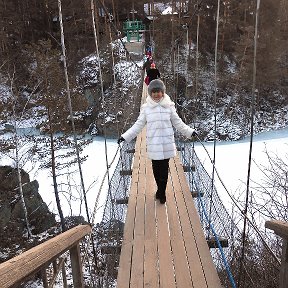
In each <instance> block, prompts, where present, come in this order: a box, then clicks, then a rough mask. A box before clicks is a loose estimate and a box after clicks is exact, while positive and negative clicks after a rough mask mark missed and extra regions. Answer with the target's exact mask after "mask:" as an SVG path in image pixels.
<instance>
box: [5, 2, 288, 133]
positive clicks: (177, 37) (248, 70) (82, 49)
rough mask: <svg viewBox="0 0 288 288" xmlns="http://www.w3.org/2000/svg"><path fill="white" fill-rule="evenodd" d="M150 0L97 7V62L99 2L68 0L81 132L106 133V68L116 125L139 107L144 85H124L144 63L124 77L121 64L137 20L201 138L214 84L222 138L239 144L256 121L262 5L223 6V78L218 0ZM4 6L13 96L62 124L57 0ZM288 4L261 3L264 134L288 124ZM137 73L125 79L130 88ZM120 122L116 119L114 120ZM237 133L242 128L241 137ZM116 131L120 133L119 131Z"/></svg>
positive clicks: (260, 122)
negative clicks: (127, 31)
mask: <svg viewBox="0 0 288 288" xmlns="http://www.w3.org/2000/svg"><path fill="white" fill-rule="evenodd" d="M146 2H147V1H132V0H130V1H120V0H111V1H108V0H106V1H96V2H95V3H94V8H95V15H94V16H95V21H96V27H97V29H96V32H97V37H98V40H99V41H98V42H99V43H98V44H99V49H100V59H99V60H100V62H98V61H94V62H93V60H92V59H93V57H92V56H93V55H95V40H94V31H93V23H92V15H91V1H88V0H87V1H81V2H79V1H76V0H75V1H68V0H67V1H62V13H63V19H64V33H65V45H66V50H67V51H66V53H67V64H68V72H69V80H70V86H71V87H70V88H71V93H72V101H73V106H74V107H77V108H75V109H74V111H75V112H76V111H78V116H79V115H80V116H79V117H80V118H81V117H82V120H83V121H82V122H81V121H80V123H79V125H78V126H79V127H78V128H79V129H87V128H88V127H89V125H91V124H93V125H94V128H95V129H94V131H97V133H100V134H102V133H103V131H102V129H101V123H102V121H100V122H99V121H97V119H98V118H99V113H101V108H100V106H101V105H100V102H101V101H102V100H101V87H100V80H99V77H100V75H99V65H100V64H101V66H102V67H101V69H102V70H103V71H102V77H103V79H102V84H103V89H104V94H105V97H106V100H107V103H106V112H107V115H111V118H112V119H114V118H117V115H120V114H121V113H124V115H123V114H122V116H124V117H125V119H126V118H127V117H128V116H127V115H130V114H131V111H129V113H128V114H125V109H124V106H125V104H124V103H126V102H127V101H128V103H130V105H129V106H131V107H133V109H134V108H135V107H134V105H133V104H132V102H131V99H130V100H129V97H130V98H131V95H134V94H135V93H137V91H138V89H137V88H139V85H140V82H137V81H136V82H135V81H134V80H133V79H131V80H130V87H128V89H126V85H124V88H123V82H124V79H123V74H124V73H127V71H126V70H131V71H130V72H132V73H133V74H135V73H138V74H139V73H141V64H139V67H140V68H139V69H138V71H137V72H135V71H134V70H135V67H134V66H135V65H133V63H132V62H130V63H132V65H130V66H129V65H127V66H126V67H125V68H122V70H121V69H118V71H117V63H119V61H120V60H121V57H123V54H124V57H125V50H124V47H121V46H122V44H121V43H120V42H117V39H120V38H122V37H124V36H125V35H124V33H123V30H122V27H123V22H124V21H125V20H127V19H129V20H133V19H138V20H142V21H143V22H144V23H145V24H146V29H147V31H146V32H145V35H144V36H145V41H146V45H147V44H152V46H153V49H154V50H153V52H154V53H153V58H154V61H155V62H156V64H157V67H158V68H159V70H160V72H161V75H162V78H163V79H164V80H165V83H166V85H167V88H168V89H167V92H168V94H170V96H172V97H173V98H174V100H175V101H176V102H177V103H178V104H179V106H178V110H179V111H180V112H181V114H182V117H185V119H186V120H187V121H188V122H189V123H191V125H192V124H193V125H195V126H196V127H197V128H198V129H199V130H200V131H202V133H201V136H202V137H203V138H205V137H206V139H209V137H210V136H209V131H210V130H211V127H212V126H211V125H210V124H209V123H210V122H211V121H212V118H213V115H212V113H213V109H214V106H215V105H214V102H215V99H214V94H215V84H216V85H217V95H216V96H217V97H216V98H217V101H216V105H217V109H218V110H217V114H218V117H219V118H221V119H222V122H219V129H218V130H219V133H220V134H219V138H220V139H238V138H241V137H242V136H244V135H247V134H248V133H249V128H248V127H249V117H250V116H249V109H247V108H249V107H250V104H251V94H252V79H253V63H254V59H255V58H254V35H255V33H254V32H255V9H256V1H252V0H245V1H240V2H239V1H234V0H233V1H232V0H230V1H220V4H221V5H220V10H219V13H220V14H219V19H220V21H219V23H218V25H219V27H218V30H219V31H218V32H219V33H218V36H217V37H218V39H217V41H218V46H217V49H218V53H217V62H216V64H217V78H216V79H214V78H215V73H214V72H215V61H214V60H215V55H214V53H215V42H216V41H215V39H216V27H217V23H216V16H217V5H216V4H217V3H215V1H212V0H203V1H196V0H194V1H170V2H169V1H163V2H161V3H156V2H154V1H151V2H148V3H146ZM92 3H93V2H92ZM0 6H1V7H0V14H1V15H0V16H1V17H0V19H1V20H0V21H1V22H0V27H1V34H0V43H1V45H0V59H1V66H0V69H1V70H0V73H1V84H2V85H6V87H10V88H7V89H8V90H9V91H10V94H11V95H12V94H13V97H15V98H14V100H15V101H16V102H17V105H18V106H17V107H18V110H19V111H21V109H23V105H24V103H25V101H26V100H27V99H26V98H27V95H31V96H32V95H33V97H31V100H30V101H29V102H30V103H29V104H30V105H31V106H40V105H41V106H42V107H43V108H44V110H45V109H46V108H47V109H48V108H49V109H48V110H49V113H50V116H51V115H54V114H55V115H54V116H53V117H56V119H58V120H55V121H54V120H53V121H54V122H57V121H59V119H60V118H59V117H60V115H56V114H57V111H53V107H54V106H53V105H54V104H52V106H51V103H55V102H57V105H58V107H57V109H58V111H59V109H61V111H63V112H65V113H64V114H63V113H61V114H62V115H61V117H66V118H67V115H68V108H66V106H67V105H66V100H65V97H61V95H63V91H64V90H65V89H66V88H65V79H64V72H63V61H62V60H63V59H62V58H61V54H62V52H61V36H60V25H59V16H58V5H57V1H50V0H45V1H44V0H43V1H14V0H12V1H6V0H2V1H1V3H0ZM287 6H288V4H287V2H286V1H283V0H276V1H273V0H267V1H264V2H263V3H262V4H261V6H260V16H259V25H258V26H259V27H258V29H259V31H258V34H259V36H258V39H257V40H258V43H257V45H258V47H257V55H256V59H255V61H256V65H257V74H256V92H255V94H256V111H257V114H256V118H257V123H256V131H261V130H265V129H271V128H275V126H276V127H283V126H286V125H287V115H286V112H285V111H286V108H287V107H286V106H287V104H288V103H287V102H288V97H287V85H288V83H287V78H288V63H287V62H288V61H287V49H286V46H287V35H288V33H287V29H288V28H287V17H288V16H287V13H286V12H287ZM166 7H170V8H171V13H172V14H165V15H163V13H162V12H163V10H164V9H165V8H166ZM108 14H109V15H108ZM151 19H152V20H151ZM198 24H199V25H198ZM197 27H198V28H199V29H198V36H197ZM197 39H198V41H197ZM109 43H117V44H118V45H113V50H112V51H111V45H110V44H109ZM121 50H122V51H121ZM123 52H124V53H123ZM111 53H112V57H111ZM121 53H122V55H121ZM197 55H198V56H197ZM126 56H127V55H126ZM130 56H131V57H132V58H133V55H130ZM129 59H131V58H129ZM122 60H123V59H122ZM129 61H131V60H128V63H129ZM131 67H132V68H131ZM132 69H133V71H132ZM136 70H137V68H136ZM115 71H116V72H115ZM115 75H116V76H115ZM139 75H140V74H139ZM121 76H122V77H121ZM129 77H130V76H129V75H128V76H124V78H127V79H128V82H129V79H130V78H129ZM127 79H126V82H127ZM138 79H139V76H138ZM1 87H2V88H1V90H3V91H4V90H5V89H4V88H3V86H1ZM7 89H6V91H7ZM6 94H7V93H6ZM8 94H9V93H8ZM3 98H4V97H3ZM62 99H63V101H60V100H62ZM91 99H92V100H91ZM11 103H12V101H11V99H10V100H8V101H7V99H6V101H4V100H3V99H2V105H1V111H2V112H3V111H4V112H5V113H8V115H9V113H10V114H11V109H12V107H10V106H9V104H11ZM49 103H50V104H49ZM60 107H62V108H60ZM137 110H138V108H136V111H137ZM9 111H10V112H9ZM102 112H103V111H102ZM5 113H4V114H2V116H1V121H3V120H4V118H5V117H3V115H7V114H5ZM37 113H38V114H40V115H39V116H41V117H42V116H43V115H47V111H46V112H45V111H43V109H42V110H41V111H38V112H37ZM51 117H52V116H51ZM134 117H135V116H134ZM51 119H52V118H51ZM63 119H65V118H63ZM114 120H115V119H114ZM132 120H133V119H131V121H132ZM115 121H116V120H115ZM115 121H114V122H113V120H112V122H113V123H114V124H115ZM131 121H130V122H131ZM62 122H63V121H62ZM116 122H117V121H116ZM128 122H129V120H128ZM62 129H64V128H62ZM65 129H67V128H65ZM68 129H69V128H68ZM92 130H93V127H91V126H90V131H92ZM232 130H237V131H240V132H239V133H237V134H236V135H235V134H234V133H232ZM108 132H109V134H112V135H115V134H116V131H115V129H113V125H111V127H110V128H109V129H108Z"/></svg>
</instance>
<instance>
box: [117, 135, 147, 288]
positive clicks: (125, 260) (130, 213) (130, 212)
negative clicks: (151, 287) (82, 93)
mask: <svg viewBox="0 0 288 288" xmlns="http://www.w3.org/2000/svg"><path fill="white" fill-rule="evenodd" d="M141 142H142V137H141V135H140V137H138V138H137V141H136V146H135V157H134V163H133V174H132V181H131V190H130V195H129V201H128V209H127V214H126V221H125V227H124V239H123V242H122V247H121V255H120V266H119V271H118V277H117V284H118V287H129V286H130V275H131V271H130V269H131V261H132V251H133V250H132V249H133V239H134V226H135V225H134V224H135V213H136V200H137V194H138V189H137V186H138V184H137V183H138V179H139V166H140V160H141V159H140V147H141Z"/></svg>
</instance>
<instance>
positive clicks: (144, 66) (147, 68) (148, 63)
mask: <svg viewBox="0 0 288 288" xmlns="http://www.w3.org/2000/svg"><path fill="white" fill-rule="evenodd" d="M152 63H153V59H152V57H149V58H147V60H146V62H145V63H144V64H143V68H142V69H143V70H146V73H147V72H148V71H149V69H150V67H151V64H152Z"/></svg>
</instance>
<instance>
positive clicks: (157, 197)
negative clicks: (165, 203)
mask: <svg viewBox="0 0 288 288" xmlns="http://www.w3.org/2000/svg"><path fill="white" fill-rule="evenodd" d="M155 198H156V199H160V194H159V192H158V190H157V192H156V193H155Z"/></svg>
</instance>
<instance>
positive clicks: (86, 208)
mask: <svg viewBox="0 0 288 288" xmlns="http://www.w3.org/2000/svg"><path fill="white" fill-rule="evenodd" d="M58 9H59V21H60V29H61V47H62V54H63V64H64V73H65V81H66V89H67V99H68V107H69V113H70V118H71V124H72V131H73V139H74V145H75V151H76V156H77V163H78V169H79V174H80V181H81V187H82V193H83V197H84V203H85V210H86V217H87V220H88V222H89V223H90V216H89V209H88V204H87V197H86V190H85V185H84V178H83V173H82V167H81V161H80V152H79V146H78V141H77V137H76V129H75V122H74V117H73V110H72V101H71V94H70V83H69V77H68V69H67V59H66V47H65V37H64V28H63V16H62V5H61V0H58Z"/></svg>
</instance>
